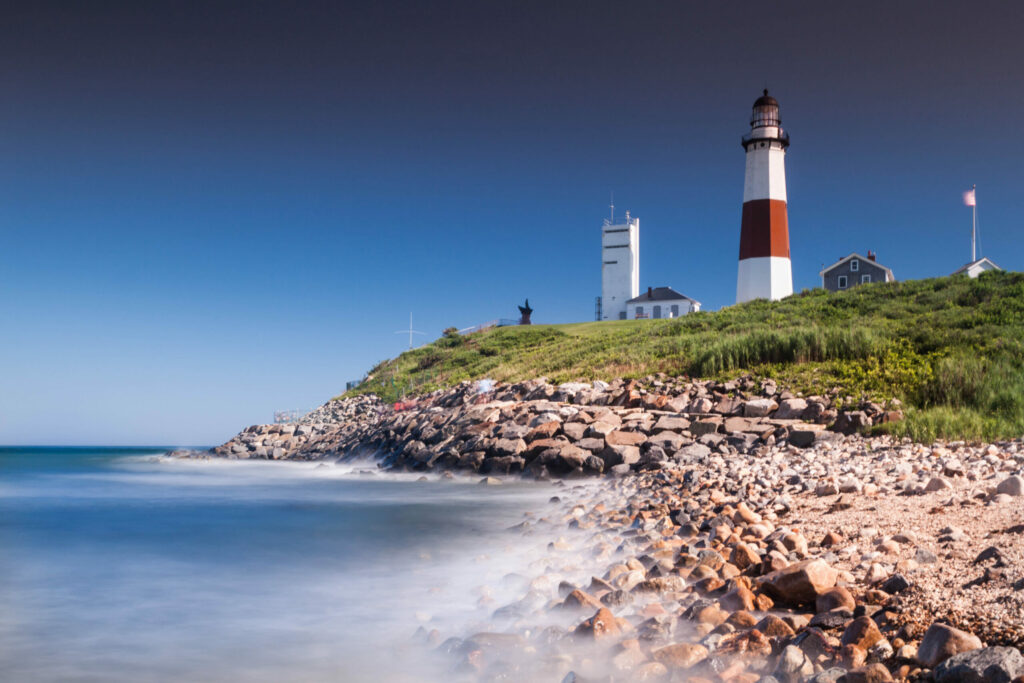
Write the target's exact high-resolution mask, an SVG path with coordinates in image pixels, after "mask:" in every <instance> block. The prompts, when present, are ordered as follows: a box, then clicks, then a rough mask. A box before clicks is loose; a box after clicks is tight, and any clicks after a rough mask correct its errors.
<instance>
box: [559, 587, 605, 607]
mask: <svg viewBox="0 0 1024 683" xmlns="http://www.w3.org/2000/svg"><path fill="white" fill-rule="evenodd" d="M562 607H563V608H565V609H575V610H587V611H588V612H589V611H591V610H599V609H601V608H602V607H603V605H602V604H601V601H600V600H598V599H597V598H595V597H594V596H593V595H591V594H590V593H587V592H586V591H581V590H580V589H578V588H577V589H576V590H574V591H573V592H571V593H569V595H567V596H566V597H565V600H563V601H562Z"/></svg>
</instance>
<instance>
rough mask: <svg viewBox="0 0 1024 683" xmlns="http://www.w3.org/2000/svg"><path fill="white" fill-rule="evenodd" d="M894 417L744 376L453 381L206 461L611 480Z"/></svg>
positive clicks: (314, 421) (311, 418) (357, 402)
mask: <svg viewBox="0 0 1024 683" xmlns="http://www.w3.org/2000/svg"><path fill="white" fill-rule="evenodd" d="M842 406H847V408H846V409H842V408H841V407H842ZM899 419H902V412H900V410H899V406H898V402H895V401H894V402H892V404H890V405H889V406H883V405H880V404H877V403H871V402H857V401H855V400H854V399H853V398H851V397H840V396H838V395H833V396H811V397H808V398H804V397H800V396H795V395H793V394H791V393H790V392H787V391H780V390H779V388H778V387H777V386H776V385H775V383H773V382H771V381H770V380H762V381H755V380H753V379H751V378H749V377H745V378H741V379H739V380H735V381H731V382H704V381H689V382H687V381H682V380H676V379H668V378H665V377H649V378H646V379H645V380H642V381H636V380H631V381H625V380H617V381H615V382H612V383H610V384H609V383H605V382H593V383H590V384H584V383H567V384H561V385H557V386H555V385H551V384H549V383H548V382H547V381H546V380H544V379H543V378H541V379H537V380H531V381H528V382H520V383H517V384H511V385H498V386H490V385H488V384H486V383H481V382H477V383H471V382H464V383H462V384H460V385H458V386H456V387H454V388H452V389H448V390H442V391H437V392H434V393H432V394H428V395H426V396H423V397H420V398H418V399H416V400H415V401H410V402H408V403H400V404H395V405H387V404H384V403H383V402H382V401H380V400H379V399H378V398H377V397H376V396H372V395H371V396H355V397H352V398H344V399H339V400H334V401H331V402H329V403H327V404H325V405H324V406H322V407H321V408H319V409H317V410H315V411H313V412H312V413H310V414H309V415H307V416H305V417H304V418H303V419H302V420H301V421H299V422H298V423H296V424H270V425H253V426H251V427H249V428H247V429H245V430H244V431H242V432H241V433H240V434H238V435H237V436H235V437H234V438H233V439H231V440H230V441H228V442H227V443H225V444H223V445H221V446H218V447H217V448H214V449H213V451H212V453H213V454H214V455H218V456H222V457H228V458H261V459H273V460H318V459H323V458H350V457H361V456H362V457H366V456H372V457H375V458H377V459H379V460H380V463H381V466H382V467H386V468H389V469H401V470H409V471H426V470H431V469H448V470H458V471H463V472H479V473H482V474H492V473H493V474H516V473H523V474H527V475H530V476H534V477H541V478H543V477H557V478H563V477H572V476H581V475H593V474H602V473H611V474H616V475H622V474H625V473H627V472H630V471H646V470H652V469H658V468H661V467H666V466H670V465H672V464H673V463H678V462H682V461H685V460H686V459H688V458H701V457H707V456H708V455H710V454H711V453H721V454H726V455H728V454H732V453H738V452H744V453H746V452H753V451H757V450H759V449H765V448H770V447H772V446H776V445H781V444H791V445H794V446H799V447H802V448H807V447H812V446H814V445H815V444H821V443H825V442H832V441H837V440H838V441H841V440H842V437H843V435H851V434H856V433H858V432H859V431H862V430H863V429H865V428H867V427H869V426H871V425H872V424H876V423H879V422H887V421H892V420H899Z"/></svg>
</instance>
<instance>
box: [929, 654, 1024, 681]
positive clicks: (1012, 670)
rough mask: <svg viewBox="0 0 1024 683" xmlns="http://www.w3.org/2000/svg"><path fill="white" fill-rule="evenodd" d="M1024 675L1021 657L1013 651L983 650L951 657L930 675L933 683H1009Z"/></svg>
mask: <svg viewBox="0 0 1024 683" xmlns="http://www.w3.org/2000/svg"><path fill="white" fill-rule="evenodd" d="M1021 675H1024V655H1021V653H1020V650H1018V649H1017V648H1015V647H986V648H982V649H980V650H970V651H968V652H961V653H960V654H958V655H953V656H952V657H950V658H949V659H947V660H945V661H944V662H942V663H940V664H939V665H938V666H937V667H935V671H933V672H932V677H933V678H934V679H935V683H1004V682H1005V683H1009V681H1012V680H1013V679H1015V678H1017V677H1018V676H1021Z"/></svg>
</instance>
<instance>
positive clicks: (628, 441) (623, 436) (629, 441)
mask: <svg viewBox="0 0 1024 683" xmlns="http://www.w3.org/2000/svg"><path fill="white" fill-rule="evenodd" d="M604 441H605V443H606V444H608V445H609V446H639V445H640V444H642V443H643V442H644V441H647V435H646V434H642V433H641V432H624V431H621V430H618V429H616V430H614V431H611V432H608V433H607V434H605V436H604Z"/></svg>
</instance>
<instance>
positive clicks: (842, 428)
mask: <svg viewBox="0 0 1024 683" xmlns="http://www.w3.org/2000/svg"><path fill="white" fill-rule="evenodd" d="M870 426H871V418H870V417H868V416H867V413H865V412H864V411H863V410H852V411H850V412H845V413H840V414H839V416H838V417H836V422H835V424H834V425H832V429H833V430H834V431H837V432H839V433H840V434H856V433H857V432H860V431H861V430H863V429H865V428H867V427H870Z"/></svg>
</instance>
